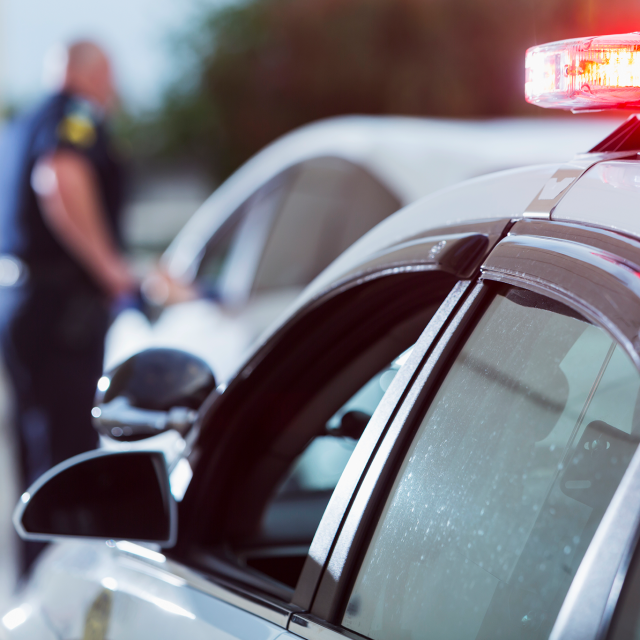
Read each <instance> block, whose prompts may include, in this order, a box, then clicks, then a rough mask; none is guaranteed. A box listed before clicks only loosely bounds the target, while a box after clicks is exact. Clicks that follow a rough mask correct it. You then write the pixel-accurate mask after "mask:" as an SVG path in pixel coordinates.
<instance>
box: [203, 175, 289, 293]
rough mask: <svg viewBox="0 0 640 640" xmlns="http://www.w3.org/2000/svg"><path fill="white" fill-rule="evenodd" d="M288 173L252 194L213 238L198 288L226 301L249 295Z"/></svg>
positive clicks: (286, 183) (205, 253) (286, 184)
mask: <svg viewBox="0 0 640 640" xmlns="http://www.w3.org/2000/svg"><path fill="white" fill-rule="evenodd" d="M294 173H295V172H294V171H293V170H291V169H289V170H287V171H284V172H282V173H281V174H279V175H277V176H276V177H275V178H273V179H272V180H270V181H269V182H267V183H266V184H265V185H263V186H262V187H261V188H260V189H258V190H257V191H256V192H255V193H254V194H252V195H251V196H250V197H249V198H248V199H247V200H246V201H245V202H244V203H243V204H242V205H241V206H240V207H239V208H238V209H237V210H236V211H235V212H234V213H233V214H232V215H231V216H229V218H228V219H227V220H226V221H225V223H224V224H223V225H222V226H221V227H220V228H219V229H218V230H217V231H216V233H215V234H214V235H213V237H212V238H211V240H210V241H209V243H208V244H207V247H206V249H205V252H204V256H203V257H202V259H201V262H200V266H199V268H198V282H199V285H200V287H202V288H204V289H205V290H206V291H208V292H210V293H213V294H220V295H223V296H224V297H226V298H231V299H233V298H236V297H240V298H244V297H245V296H246V295H248V293H249V291H250V289H251V285H252V282H253V277H254V275H255V272H256V269H257V265H258V262H259V260H260V255H261V252H262V249H263V247H264V243H265V241H266V239H267V237H268V235H269V233H270V229H271V225H272V224H273V220H274V218H275V217H276V216H277V214H278V211H279V210H280V207H281V205H282V202H284V201H285V200H286V194H287V193H288V190H289V188H290V186H291V180H292V176H293V174H294Z"/></svg>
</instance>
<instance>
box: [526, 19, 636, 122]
mask: <svg viewBox="0 0 640 640" xmlns="http://www.w3.org/2000/svg"><path fill="white" fill-rule="evenodd" d="M525 71H526V76H525V85H524V87H525V89H524V93H525V98H526V100H527V102H531V103H532V104H536V105H538V106H539V107H548V108H553V109H571V110H572V111H596V110H602V109H635V108H640V32H637V33H625V34H621V35H615V36H600V37H593V38H575V39H573V40H561V41H560V42H552V43H550V44H543V45H540V46H538V47H531V49H528V50H527V54H526V60H525Z"/></svg>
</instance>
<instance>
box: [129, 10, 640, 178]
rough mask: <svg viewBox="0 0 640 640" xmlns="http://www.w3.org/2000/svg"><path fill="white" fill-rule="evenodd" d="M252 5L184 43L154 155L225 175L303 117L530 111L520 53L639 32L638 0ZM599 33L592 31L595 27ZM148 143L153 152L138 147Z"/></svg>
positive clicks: (209, 19) (154, 134) (154, 130)
mask: <svg viewBox="0 0 640 640" xmlns="http://www.w3.org/2000/svg"><path fill="white" fill-rule="evenodd" d="M604 2H605V0H248V1H245V2H242V3H238V4H232V5H228V6H226V7H224V8H222V9H216V10H212V11H210V12H209V13H208V14H205V15H203V16H202V19H201V20H200V21H199V23H198V25H197V26H196V27H194V28H193V29H192V30H191V31H189V32H188V33H185V34H183V36H182V38H181V39H180V40H181V46H182V52H183V55H186V58H187V60H188V64H187V65H185V68H186V70H187V71H186V73H185V74H184V76H183V77H182V78H180V79H179V80H177V81H176V82H175V84H174V86H173V87H172V88H171V90H170V91H169V92H168V94H167V96H166V99H165V101H164V104H163V107H162V109H161V110H160V112H159V113H158V114H156V116H154V117H153V118H151V119H149V120H148V121H147V122H146V123H145V126H144V127H142V129H141V130H142V131H143V133H142V134H141V135H140V139H141V140H142V139H145V140H152V143H151V144H150V145H149V144H148V145H147V151H146V152H147V153H150V154H164V155H170V156H173V157H176V156H179V157H184V158H188V159H190V160H191V161H193V162H197V163H199V164H202V165H204V166H205V167H207V169H208V171H209V172H210V173H211V174H212V175H215V176H216V177H218V178H221V177H224V176H226V175H228V174H229V173H230V172H231V171H233V170H234V169H235V168H237V167H238V166H239V165H240V164H241V163H242V162H244V161H245V160H246V159H247V158H248V157H249V156H251V155H252V154H253V153H255V152H256V151H258V150H259V149H260V148H261V147H263V146H264V145H265V144H267V143H269V142H270V141H272V140H273V139H275V138H276V137H278V136H280V135H282V134H284V133H286V132H287V131H289V130H291V129H293V128H295V127H298V126H300V125H303V124H305V123H307V122H310V121H313V120H316V119H319V118H326V117H331V116H337V115H341V114H346V113H361V114H404V115H416V116H446V117H490V116H504V115H517V114H525V113H529V114H531V113H535V112H536V111H540V110H536V109H535V108H533V107H530V106H528V105H526V104H525V103H524V99H523V97H522V92H523V86H524V69H523V60H524V51H525V49H526V48H527V47H529V46H531V45H533V44H536V43H540V42H546V41H551V40H558V39H562V38H567V37H577V36H584V35H590V34H593V35H596V34H603V33H615V32H620V31H632V30H635V29H637V28H638V18H640V8H638V7H636V5H635V4H634V3H633V2H632V0H606V3H607V4H606V6H605V5H604ZM596 25H597V28H596ZM143 146H144V145H143Z"/></svg>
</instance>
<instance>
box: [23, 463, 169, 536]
mask: <svg viewBox="0 0 640 640" xmlns="http://www.w3.org/2000/svg"><path fill="white" fill-rule="evenodd" d="M13 522H14V525H15V527H16V529H17V531H18V533H19V535H20V536H21V537H22V538H24V539H25V540H55V539H57V538H61V537H62V538H66V537H83V538H100V539H105V540H110V539H115V540H132V541H140V542H154V543H158V544H161V545H162V546H164V547H171V546H173V545H174V544H175V541H176V535H177V528H178V527H177V509H176V503H175V501H174V499H173V496H172V495H171V491H170V487H169V478H168V475H167V467H166V463H165V459H164V456H163V454H161V453H159V452H155V451H126V452H122V453H120V452H117V453H112V452H103V451H91V452H89V453H83V454H81V455H79V456H75V457H74V458H70V459H69V460H65V461H64V462H62V463H60V464H59V465H57V466H55V467H53V469H50V470H49V471H48V472H47V473H45V474H44V475H43V476H42V477H41V478H39V479H38V480H37V481H36V482H35V483H34V484H33V485H32V486H31V487H29V490H28V491H27V492H26V493H24V494H22V497H21V498H20V502H19V503H18V506H17V507H16V510H15V512H14V515H13Z"/></svg>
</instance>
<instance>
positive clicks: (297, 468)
mask: <svg viewBox="0 0 640 640" xmlns="http://www.w3.org/2000/svg"><path fill="white" fill-rule="evenodd" d="M409 352H410V350H408V351H406V352H405V353H403V354H402V355H401V356H400V357H398V358H396V359H395V360H394V361H393V362H392V363H391V364H389V366H387V367H385V368H384V369H382V371H379V372H378V373H377V374H376V375H375V376H373V378H371V379H370V380H369V381H368V382H367V383H366V384H365V385H364V386H363V387H362V388H361V389H360V390H358V391H357V392H356V393H355V394H354V395H353V396H352V397H351V398H350V399H349V400H348V401H347V402H346V403H345V404H344V405H343V406H342V407H340V409H339V410H338V411H336V413H335V414H334V415H333V416H332V417H331V418H330V419H329V420H328V421H327V422H326V424H325V428H324V433H323V434H322V435H318V436H316V437H315V438H313V439H312V440H311V442H310V443H309V444H308V446H307V447H306V448H305V449H304V451H303V452H302V453H301V454H300V455H299V456H298V457H297V458H296V459H295V460H294V461H293V463H292V464H291V466H290V467H289V469H288V471H287V472H286V474H285V475H284V479H283V481H282V482H281V483H280V485H279V486H278V488H277V489H276V491H275V493H274V495H273V497H272V498H271V500H269V502H268V503H267V505H266V507H265V510H264V514H263V516H262V521H261V523H260V533H259V535H258V539H259V540H260V542H261V544H262V545H274V544H275V545H281V544H283V543H287V544H298V545H301V548H300V552H299V554H298V563H299V564H301V563H302V562H303V561H304V557H305V556H306V553H307V549H308V545H309V542H310V541H311V539H312V538H313V536H314V534H315V531H316V529H317V528H318V525H319V524H320V520H321V519H322V515H323V514H324V511H325V509H326V507H327V504H328V503H329V499H330V498H331V494H332V493H333V490H334V489H335V488H336V485H337V484H338V480H339V479H340V476H341V475H342V472H343V471H344V468H345V467H346V466H347V462H349V458H350V457H351V454H352V453H353V450H354V449H355V446H356V444H357V442H358V440H359V438H360V436H361V435H362V432H363V431H364V429H365V427H366V426H367V423H368V422H369V419H370V418H371V416H372V415H373V412H374V411H375V410H376V407H377V406H378V404H379V402H380V400H382V396H383V395H384V392H385V391H386V390H387V388H388V387H389V385H390V384H391V381H392V380H393V378H394V377H395V375H396V373H397V372H398V370H399V369H400V367H401V366H402V364H403V363H404V362H405V361H406V359H407V357H408V355H409ZM290 554H291V549H289V550H288V551H287V555H290ZM244 558H245V561H246V562H247V564H248V565H249V566H251V567H254V568H256V569H260V570H262V571H265V572H266V573H270V574H271V575H277V577H278V578H279V579H280V580H281V581H283V582H285V583H288V584H290V586H295V582H296V579H297V573H298V571H299V569H300V567H297V569H296V571H294V572H290V571H289V570H288V569H287V570H284V569H283V567H284V565H283V562H284V560H283V556H282V554H279V555H277V556H275V557H269V558H266V559H265V557H264V549H263V548H262V547H260V548H258V549H257V550H256V549H253V550H251V551H247V552H245V555H244Z"/></svg>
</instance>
